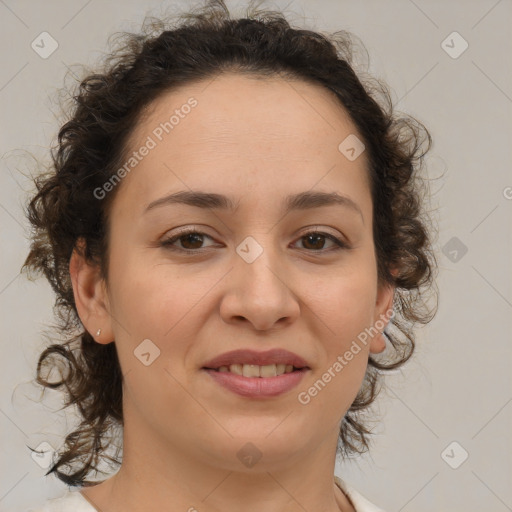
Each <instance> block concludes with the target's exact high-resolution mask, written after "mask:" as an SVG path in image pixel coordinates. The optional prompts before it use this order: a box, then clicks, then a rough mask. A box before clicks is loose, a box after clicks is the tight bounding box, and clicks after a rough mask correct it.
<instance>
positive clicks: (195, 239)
mask: <svg viewBox="0 0 512 512" xmlns="http://www.w3.org/2000/svg"><path fill="white" fill-rule="evenodd" d="M204 238H210V239H211V237H210V236H208V235H207V234H206V233H201V232H200V231H195V230H189V231H182V232H181V233H179V234H178V235H175V236H173V237H171V238H168V239H166V240H163V241H162V242H161V245H162V246H163V247H166V248H168V249H173V250H178V251H197V250H199V249H204V247H202V244H203V242H204ZM177 241H179V242H180V243H181V247H179V246H175V242H177Z"/></svg>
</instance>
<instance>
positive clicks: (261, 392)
mask: <svg viewBox="0 0 512 512" xmlns="http://www.w3.org/2000/svg"><path fill="white" fill-rule="evenodd" d="M201 369H202V370H203V371H205V372H206V373H207V374H208V375H210V377H211V378H212V379H213V381H214V382H216V383H217V384H219V385H220V386H221V387H223V388H224V389H227V390H229V391H231V392H233V393H236V394H237V395H241V396H243V397H246V398H249V397H250V398H267V397H273V396H277V395H280V394H283V393H285V392H287V391H290V390H292V389H293V388H294V387H296V386H297V385H298V384H299V382H300V381H301V380H302V378H303V377H304V375H305V374H306V373H307V372H308V371H309V370H311V368H310V367H309V366H308V365H307V363H306V361H305V360H304V359H302V358H301V357H300V356H298V355H297V354H293V353H292V352H289V351H287V350H284V349H274V350H269V351H266V352H256V351H251V350H236V351H232V352H227V353H225V354H221V355H220V356H217V357H216V358H214V359H212V360H211V361H208V362H207V363H206V364H205V365H204V366H203V367H202V368H201Z"/></svg>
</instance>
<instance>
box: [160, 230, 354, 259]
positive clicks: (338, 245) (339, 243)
mask: <svg viewBox="0 0 512 512" xmlns="http://www.w3.org/2000/svg"><path fill="white" fill-rule="evenodd" d="M191 234H195V235H201V236H203V237H208V238H210V239H212V237H211V236H209V235H207V234H206V233H203V232H201V231H197V230H196V229H188V230H184V231H182V232H181V233H179V234H177V235H175V236H173V237H171V238H168V239H166V240H162V241H161V242H160V245H161V246H162V247H165V248H166V249H169V250H171V251H177V252H181V253H186V254H189V255H193V254H194V253H198V252H203V251H204V250H206V249H208V248H207V247H201V248H199V249H182V248H181V247H176V246H173V245H172V244H173V243H174V242H176V241H178V240H179V239H180V238H183V237H185V236H187V235H191ZM309 235H320V236H323V237H325V238H327V239H328V240H331V241H332V242H333V243H334V244H335V247H331V248H330V249H318V250H314V249H310V250H308V249H303V250H306V251H308V252H312V253H319V254H321V253H326V252H334V251H339V250H343V249H344V250H348V249H350V247H349V245H348V244H346V243H345V242H344V241H343V240H340V239H339V238H337V237H335V236H334V235H331V234H329V233H324V232H323V231H315V230H313V231H308V232H307V233H304V234H303V235H301V236H300V237H299V239H298V240H300V239H302V238H304V237H306V236H309Z"/></svg>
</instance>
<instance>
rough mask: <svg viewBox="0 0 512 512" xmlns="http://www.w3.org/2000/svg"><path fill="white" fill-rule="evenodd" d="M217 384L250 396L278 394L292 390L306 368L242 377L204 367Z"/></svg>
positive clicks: (263, 396) (262, 396)
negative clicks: (272, 374) (275, 373)
mask: <svg viewBox="0 0 512 512" xmlns="http://www.w3.org/2000/svg"><path fill="white" fill-rule="evenodd" d="M204 370H205V371H206V372H207V373H208V374H209V375H210V376H211V377H212V378H213V379H214V380H215V382H217V383H218V384H220V385H221V386H223V387H224V388H226V389H229V390H230V391H232V392H233V393H236V394H237V395H241V396H245V397H251V398H258V397H261V398H265V397H271V396H278V395H281V394H283V393H286V392H287V391H290V390H292V389H293V388H294V387H295V386H297V385H298V384H299V382H300V381H301V380H302V378H303V377H304V374H305V373H306V372H307V371H308V368H303V369H301V370H296V371H294V372H291V373H283V374H282V375H277V376H276V377H244V376H243V375H237V374H236V373H231V372H219V371H217V370H211V369H204Z"/></svg>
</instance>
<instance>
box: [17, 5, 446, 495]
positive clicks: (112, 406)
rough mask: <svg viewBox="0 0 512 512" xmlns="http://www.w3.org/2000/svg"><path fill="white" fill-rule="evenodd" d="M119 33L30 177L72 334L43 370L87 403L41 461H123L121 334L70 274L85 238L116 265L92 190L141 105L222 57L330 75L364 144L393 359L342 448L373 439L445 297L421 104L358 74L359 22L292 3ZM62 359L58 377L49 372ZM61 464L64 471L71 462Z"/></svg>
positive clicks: (246, 67)
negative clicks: (375, 424)
mask: <svg viewBox="0 0 512 512" xmlns="http://www.w3.org/2000/svg"><path fill="white" fill-rule="evenodd" d="M176 19H177V20H178V21H177V23H176V24H173V23H174V22H175V21H176ZM120 36H121V37H120V38H119V40H118V41H119V43H120V44H119V46H118V47H117V48H114V49H112V51H111V53H109V54H108V55H107V58H106V59H105V62H104V63H103V65H102V66H103V67H102V70H101V72H98V73H94V74H89V75H88V76H86V77H85V78H83V79H82V80H81V82H80V83H79V86H78V90H77V91H75V94H74V96H72V106H71V108H69V110H68V112H69V115H70V117H69V120H68V121H67V122H65V124H63V126H62V127H61V128H60V131H59V133H58V141H57V143H56V144H55V145H54V146H53V147H52V148H51V152H50V154H51V164H50V166H49V169H47V172H46V173H44V174H41V175H39V176H38V177H37V178H36V179H35V184H36V187H37V192H36V193H35V195H33V196H32V197H31V198H30V201H29V203H28V205H27V216H28V219H29V221H30V223H31V225H32V228H33V234H32V240H31V247H30V252H29V254H28V256H27V259H26V261H25V263H24V266H23V268H24V270H26V271H28V272H29V273H32V272H35V273H36V274H41V273H42V274H44V275H45V276H46V278H47V279H48V281H49V282H50V284H51V286H52V288H53V290H54V292H55V294H56V302H55V313H56V318H57V322H56V325H57V328H58V329H60V332H61V333H62V334H64V340H63V342H62V343H54V344H51V345H50V346H48V347H47V348H46V349H45V350H44V351H43V352H42V353H41V355H40V357H39V361H38V365H37V377H36V381H37V382H38V383H39V384H40V385H42V386H43V387H46V388H60V389H63V390H64V391H65V393H66V395H65V396H66V402H65V407H68V406H71V405H74V406H76V407H77V408H78V410H79V413H80V416H81V417H80V421H81V422H80V424H79V425H78V426H77V428H76V429H75V430H74V431H73V432H71V433H70V434H69V435H67V437H66V439H65V443H64V445H63V448H62V450H61V451H60V453H59V456H58V457H56V460H54V463H53V465H52V466H51V467H50V469H49V471H48V472H47V473H46V474H47V475H48V474H49V473H52V472H54V473H55V474H56V476H57V477H58V478H60V479H61V480H62V481H63V482H65V483H67V484H68V485H84V486H85V485H93V484H94V483H95V482H93V481H92V480H87V479H86V477H87V476H88V474H89V473H90V472H91V471H92V470H95V471H99V467H98V463H99V461H100V460H101V459H102V458H103V460H107V459H108V460H110V461H112V462H114V464H120V463H121V462H120V459H119V457H118V455H115V456H113V457H111V456H108V455H107V453H106V451H107V448H108V436H107V434H108V432H109V430H110V428H111V427H116V426H117V427H120V428H122V426H123V410H122V383H123V375H122V371H121V367H120V364H119V360H118V357H117V352H116V345H115V343H110V344H107V345H103V344H99V343H96V342H95V341H94V339H93V337H92V336H91V334H90V333H89V332H87V331H86V330H85V329H84V327H83V325H82V324H81V321H80V318H79V316H78V313H77V309H76V305H75V301H74V296H73V288H72V284H71V279H70V274H69V262H70V258H71V255H72V252H73V250H75V249H76V250H78V251H80V252H81V254H83V255H84V256H85V258H86V259H87V260H88V261H90V262H93V263H94V264H97V265H99V267H100V269H101V270H102V275H103V276H104V277H105V279H107V278H108V229H107V227H108V226H107V224H108V218H109V209H110V206H111V204H112V201H113V199H114V197H115V190H113V191H112V192H110V193H109V194H108V195H107V196H106V197H105V199H103V200H98V198H97V197H96V196H95V194H94V193H93V191H94V190H95V189H97V188H98V187H101V186H102V185H103V184H104V183H105V182H107V181H108V180H109V179H110V178H111V177H112V176H113V175H114V173H115V171H116V169H118V168H119V166H120V163H122V162H123V161H124V155H125V152H126V150H127V148H126V144H127V140H128V138H129V136H130V134H131V133H132V131H133V129H134V127H135V126H136V125H137V121H138V119H140V116H141V114H142V111H143V109H144V107H145V106H147V105H148V104H149V103H150V102H152V101H154V100H155V99H156V98H158V97H159V95H161V94H163V93H164V92H167V91H169V90H171V89H173V88H175V87H178V86H181V85H184V84H187V83H191V82H193V81H197V80H199V79H205V78H209V77H212V78H213V77H215V76H216V75H219V74H220V73H223V72H226V71H235V72H237V73H248V74H252V75H258V76H270V77H271V76H275V75H285V76H286V77H290V78H292V79H298V80H303V81H308V82H310V83H314V84H321V85H323V86H324V87H326V88H327V89H329V90H330V91H333V92H334V93H335V94H336V96H337V97H338V99H339V101H340V102H341V104H342V105H343V107H344V108H345V109H346V111H347V112H348V113H349V114H350V117H351V119H352V121H353V123H354V124H355V126H356V127H357V129H358V131H359V133H360V134H361V136H362V138H363V141H364V144H365V146H366V151H367V155H368V162H369V166H368V173H369V177H370V183H371V196H372V201H373V207H374V209H373V211H374V213H373V237H374V245H375V251H376V258H377V267H378V268H377V270H378V280H379V283H380V284H383V283H389V284H392V285H393V286H395V287H396V289H395V297H394V313H395V315H394V317H393V320H392V322H391V324H390V329H389V330H388V329H386V337H387V340H388V341H389V344H390V348H389V349H388V350H387V351H386V355H387V356H386V359H382V358H379V357H377V356H370V357H369V360H368V367H367V371H366V375H365V379H364V381H363V384H362V386H361V389H360V391H359V393H358V395H357V397H356V399H355V400H354V402H353V403H352V405H351V407H350V409H349V410H348V411H347V413H346V415H345V417H344V419H343V421H342V423H341V427H340V432H339V445H338V449H339V451H340V452H341V454H342V456H350V455H352V454H355V453H364V452H365V451H366V450H367V449H368V448H369V435H370V434H371V430H370V429H369V428H368V425H367V424H366V422H365V421H363V419H362V417H361V413H362V412H363V411H364V410H366V409H367V408H368V407H369V406H370V404H372V402H373V401H374V400H375V398H376V396H377V394H378V392H379V386H378V384H379V383H380V379H379V378H380V376H381V375H382V374H383V373H384V372H386V371H389V370H392V369H395V368H398V367H399V366H401V365H403V364H404V363H405V362H406V361H407V360H408V359H409V358H410V357H411V355H412V353H413V350H414V347H415V334H414V332H413V328H414V325H415V324H416V323H417V322H420V323H423V324H426V323H428V322H429V321H430V320H431V319H432V318H433V317H434V315H435V313H436V310H437V304H436V305H434V306H429V305H428V301H426V300H425V296H426V292H431V291H432V290H435V280H434V273H435V271H436V268H437V266H436V264H435V262H436V258H435V255H434V252H433V250H432V236H431V232H430V226H431V219H429V217H428V214H427V211H426V209H425V208H424V204H423V203H424V199H425V197H426V192H427V187H426V186H425V185H426V183H425V180H424V179H423V178H421V177H420V176H419V174H418V171H419V169H420V168H421V167H422V164H423V157H424V155H425V154H426V153H427V151H428V150H429V149H430V147H431V143H432V141H431V137H430V134H429V133H428V131H427V130H426V128H425V127H424V126H423V124H421V123H420V122H418V121H417V120H415V119H414V118H413V117H411V116H408V115H405V114H401V115H400V116H399V115H397V114H396V112H395V111H394V109H393V106H392V101H391V97H390V93H389V90H388V88H387V86H385V85H383V84H382V83H381V82H380V81H379V80H376V79H375V78H372V77H371V76H370V75H368V74H367V73H365V72H363V71H360V72H359V73H358V75H356V73H355V71H354V66H355V64H354V60H355V58H354V55H355V53H354V48H355V44H354V41H355V36H354V35H353V34H351V33H349V32H346V31H338V32H335V33H333V34H323V33H318V32H314V31H310V30H303V29H299V28H292V27H291V25H290V23H289V21H287V20H286V19H285V17H284V15H283V13H281V12H276V11H269V10H260V9H259V8H254V7H253V5H252V3H251V4H250V6H249V8H248V9H247V12H246V17H245V18H240V19H233V18H232V17H231V15H230V13H229V11H228V9H227V7H226V6H225V4H224V2H223V1H222V0H212V1H209V2H207V4H206V5H205V6H203V7H202V8H200V9H199V10H193V11H191V12H188V13H186V14H182V15H179V16H178V17H177V18H172V21H170V19H168V18H162V19H155V18H152V17H146V19H145V21H144V24H143V26H142V29H141V31H140V32H139V33H137V34H133V33H121V34H120ZM358 44H359V47H362V48H363V49H364V46H363V45H362V43H360V42H359V43H358ZM425 143H426V145H425ZM391 347H392V350H391ZM390 351H392V352H393V354H392V355H389V354H388V353H389V352H390ZM55 368H58V369H59V371H60V375H59V380H57V381H55V380H52V379H50V373H52V374H53V373H54V372H53V370H55ZM66 466H67V467H68V468H69V469H70V471H69V472H64V471H63V468H64V467H66Z"/></svg>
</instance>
